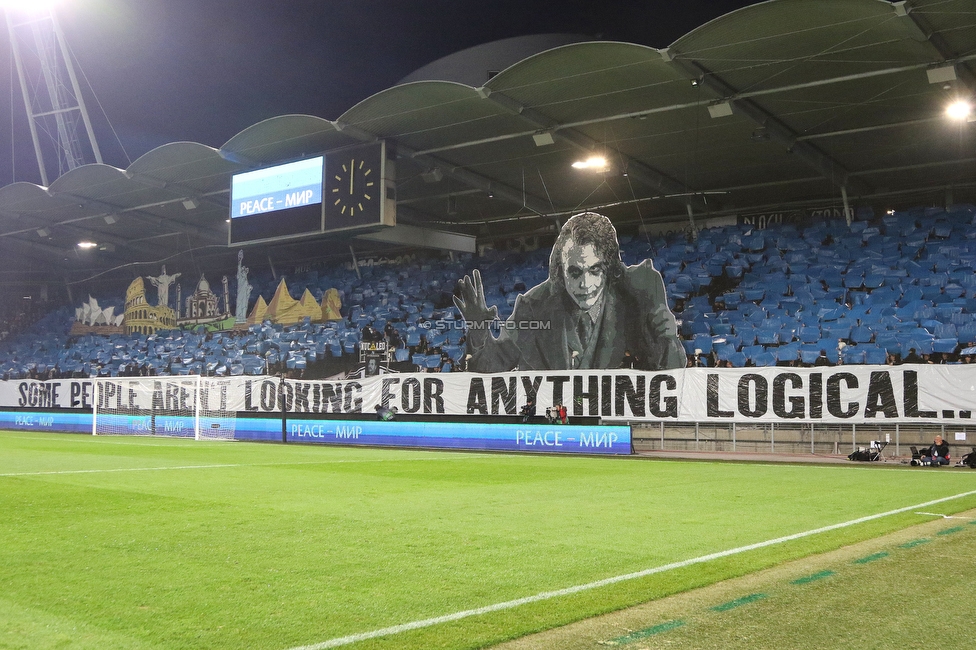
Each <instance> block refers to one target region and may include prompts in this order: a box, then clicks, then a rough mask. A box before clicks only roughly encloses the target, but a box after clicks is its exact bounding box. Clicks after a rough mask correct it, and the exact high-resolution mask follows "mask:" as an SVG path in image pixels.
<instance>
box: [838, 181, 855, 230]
mask: <svg viewBox="0 0 976 650" xmlns="http://www.w3.org/2000/svg"><path fill="white" fill-rule="evenodd" d="M840 196H841V198H842V199H844V219H845V220H846V221H847V227H848V228H850V227H851V222H852V221H853V220H854V215H853V214H852V212H851V204H850V202H849V201H848V200H847V186H846V185H841V186H840Z"/></svg>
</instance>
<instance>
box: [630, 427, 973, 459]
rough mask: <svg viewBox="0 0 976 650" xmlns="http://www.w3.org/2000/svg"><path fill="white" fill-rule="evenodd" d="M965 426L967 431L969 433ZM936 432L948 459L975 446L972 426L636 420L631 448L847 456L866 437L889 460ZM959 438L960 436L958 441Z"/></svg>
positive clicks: (861, 445) (906, 454) (864, 445)
mask: <svg viewBox="0 0 976 650" xmlns="http://www.w3.org/2000/svg"><path fill="white" fill-rule="evenodd" d="M969 429H972V431H970V430H969ZM936 435H941V436H942V438H943V439H944V440H945V441H946V442H948V443H949V448H950V450H951V453H952V458H953V459H958V458H960V457H962V456H963V455H964V454H967V453H969V452H970V451H972V449H973V448H974V447H976V427H966V426H963V425H961V424H960V425H953V424H951V423H950V424H944V423H943V424H886V425H885V424H776V423H768V424H734V423H730V424H724V423H723V424H716V423H713V422H709V423H697V422H690V423H672V422H668V423H665V422H660V423H650V424H648V423H635V424H634V425H633V428H632V438H633V442H634V449H635V451H638V452H641V451H655V450H658V451H659V450H666V451H719V452H749V453H769V454H816V455H842V456H846V455H847V454H849V453H851V452H852V451H854V450H856V449H858V448H864V449H867V448H869V447H870V445H871V441H874V440H879V441H885V442H887V443H888V446H887V447H886V448H885V450H884V455H885V456H886V457H888V458H898V457H903V458H910V457H911V449H910V448H911V447H912V446H915V447H928V446H929V445H931V444H932V440H933V438H935V436H936ZM960 438H961V439H960Z"/></svg>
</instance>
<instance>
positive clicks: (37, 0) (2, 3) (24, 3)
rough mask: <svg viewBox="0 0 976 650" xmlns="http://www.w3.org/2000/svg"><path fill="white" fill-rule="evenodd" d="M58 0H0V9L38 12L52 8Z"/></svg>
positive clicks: (25, 12) (30, 12)
mask: <svg viewBox="0 0 976 650" xmlns="http://www.w3.org/2000/svg"><path fill="white" fill-rule="evenodd" d="M59 2H60V0H0V9H3V10H5V11H16V12H18V13H23V14H28V13H29V14H39V13H43V12H45V11H50V10H51V9H54V6H55V5H57V4H58V3H59Z"/></svg>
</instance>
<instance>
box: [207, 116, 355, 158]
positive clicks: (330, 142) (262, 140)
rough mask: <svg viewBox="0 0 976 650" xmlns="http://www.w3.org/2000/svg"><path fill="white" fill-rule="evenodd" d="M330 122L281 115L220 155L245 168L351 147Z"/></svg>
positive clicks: (350, 141)
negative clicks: (246, 166)
mask: <svg viewBox="0 0 976 650" xmlns="http://www.w3.org/2000/svg"><path fill="white" fill-rule="evenodd" d="M354 142H355V140H354V139H351V138H349V137H347V136H344V135H342V134H341V133H340V132H339V130H338V129H337V128H336V125H335V124H334V123H332V122H330V121H329V120H325V119H322V118H321V117H315V116H314V115H280V116H278V117H272V118H268V119H266V120H263V121H261V122H258V123H257V124H254V125H252V126H249V127H247V128H246V129H244V130H243V131H241V132H240V133H238V134H237V135H235V136H234V137H233V138H231V139H230V140H228V141H227V142H226V143H224V146H222V147H221V148H220V155H221V156H223V157H225V158H227V159H228V160H231V161H234V162H240V163H242V164H246V165H252V166H253V165H258V164H272V163H276V162H282V161H285V160H292V159H295V158H301V157H302V156H311V155H313V154H317V153H321V152H323V151H327V150H329V149H335V148H337V147H342V146H346V145H349V144H353V143H354Z"/></svg>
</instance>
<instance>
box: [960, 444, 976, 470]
mask: <svg viewBox="0 0 976 650" xmlns="http://www.w3.org/2000/svg"><path fill="white" fill-rule="evenodd" d="M962 462H963V463H964V464H965V465H966V466H968V467H969V469H976V447H973V450H972V452H970V453H968V454H966V455H965V456H963V457H962Z"/></svg>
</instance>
